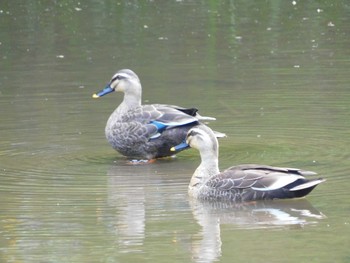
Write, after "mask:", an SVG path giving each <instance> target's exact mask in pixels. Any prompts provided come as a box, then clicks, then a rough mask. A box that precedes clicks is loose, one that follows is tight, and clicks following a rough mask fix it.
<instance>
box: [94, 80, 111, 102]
mask: <svg viewBox="0 0 350 263" xmlns="http://www.w3.org/2000/svg"><path fill="white" fill-rule="evenodd" d="M113 91H114V89H112V88H111V86H110V85H109V84H108V85H107V86H106V87H105V88H104V89H103V90H101V91H99V92H97V93H95V94H93V95H92V97H93V98H95V99H96V98H99V97H102V96H104V95H107V94H108V93H111V92H113Z"/></svg>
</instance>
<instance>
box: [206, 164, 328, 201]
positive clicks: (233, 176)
mask: <svg viewBox="0 0 350 263" xmlns="http://www.w3.org/2000/svg"><path fill="white" fill-rule="evenodd" d="M314 174H316V173H314V172H311V171H304V170H300V169H296V168H282V167H273V166H267V165H256V164H247V165H238V166H233V167H230V168H228V169H226V170H225V171H223V172H221V173H219V174H218V175H216V176H214V177H212V178H211V179H209V180H208V181H207V183H206V185H207V186H208V187H210V188H212V189H216V190H218V191H226V192H230V191H231V192H234V193H235V195H236V196H237V194H238V193H240V194H241V195H242V199H243V200H244V199H246V200H247V199H250V200H257V199H274V198H291V197H301V196H304V195H306V194H308V193H309V192H310V191H311V190H312V189H313V188H314V187H315V186H316V185H318V184H320V183H322V182H323V181H325V180H323V179H312V180H309V179H306V178H305V177H304V176H307V175H314ZM244 196H246V197H244Z"/></svg>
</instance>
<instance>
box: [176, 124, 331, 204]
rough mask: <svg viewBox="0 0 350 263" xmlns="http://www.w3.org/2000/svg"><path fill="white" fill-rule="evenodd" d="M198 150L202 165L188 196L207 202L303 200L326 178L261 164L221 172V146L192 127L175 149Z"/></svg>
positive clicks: (206, 129) (200, 128)
mask: <svg viewBox="0 0 350 263" xmlns="http://www.w3.org/2000/svg"><path fill="white" fill-rule="evenodd" d="M182 147H191V148H194V149H197V150H198V151H199V153H200V157H201V163H200V165H199V166H198V168H197V169H196V170H195V172H194V174H193V176H192V178H191V181H190V184H189V187H188V193H189V195H190V196H191V197H193V198H195V199H198V200H203V201H215V202H216V201H219V202H236V203H245V202H251V201H258V200H274V199H289V198H301V197H304V196H306V195H307V194H309V193H310V192H311V191H312V190H313V189H314V188H315V187H316V186H317V185H318V184H320V183H322V182H324V181H325V179H322V178H317V179H306V178H305V176H312V175H315V174H316V173H315V172H312V171H306V170H301V169H297V168H283V167H274V166H269V165H259V164H241V165H237V166H232V167H230V168H228V169H226V170H224V171H222V172H220V171H219V161H218V156H219V144H218V141H217V139H216V137H215V135H214V133H213V131H212V130H211V129H210V128H209V127H208V126H204V125H197V126H196V127H193V128H191V129H190V130H189V131H188V133H187V136H186V140H185V142H183V143H181V144H179V145H176V146H174V147H172V148H171V150H173V151H178V150H179V149H181V148H182Z"/></svg>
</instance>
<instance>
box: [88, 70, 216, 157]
mask: <svg viewBox="0 0 350 263" xmlns="http://www.w3.org/2000/svg"><path fill="white" fill-rule="evenodd" d="M113 91H119V92H123V93H124V99H123V102H122V103H121V104H120V105H119V106H118V107H117V108H116V110H115V111H114V112H113V113H112V114H111V116H110V117H109V119H108V122H107V125H106V129H105V133H106V137H107V140H108V142H109V143H110V144H111V145H112V147H113V148H114V149H115V150H117V151H118V152H119V153H121V154H123V155H125V156H127V157H132V158H142V159H146V160H150V159H154V158H159V157H166V156H171V155H174V154H175V153H174V152H171V151H170V148H171V146H174V145H177V144H179V143H181V142H182V141H183V140H184V139H185V137H186V133H187V131H188V130H189V129H190V128H191V127H193V126H195V125H198V124H199V121H200V120H215V118H211V117H202V116H200V115H199V114H198V113H197V109H195V108H188V109H186V108H182V107H179V106H173V105H165V104H150V105H141V93H142V88H141V83H140V79H139V78H138V76H137V75H136V74H135V73H134V72H133V71H131V70H130V69H122V70H120V71H118V72H117V73H116V74H115V75H114V76H113V77H112V79H111V81H110V83H109V84H108V85H107V86H106V88H104V89H103V90H101V91H100V92H98V93H96V94H94V95H93V97H94V98H99V97H102V96H104V95H106V94H108V93H111V92H113ZM184 149H185V148H182V149H179V151H181V150H184ZM179 151H177V152H179Z"/></svg>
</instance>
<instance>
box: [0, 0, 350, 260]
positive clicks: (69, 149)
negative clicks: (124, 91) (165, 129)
mask: <svg viewBox="0 0 350 263" xmlns="http://www.w3.org/2000/svg"><path fill="white" fill-rule="evenodd" d="M349 11H350V5H349V4H348V3H347V1H337V2H334V1H327V0H324V1H307V2H302V1H273V0H271V1H258V2H257V1H196V2H193V1H120V2H115V1H83V2H82V1H80V2H79V1H64V2H57V3H44V2H40V1H39V2H31V1H16V3H15V2H14V1H2V3H1V4H0V69H1V71H0V72H1V73H0V107H1V111H0V128H1V141H0V180H1V181H0V199H1V209H0V232H1V235H0V236H1V238H0V251H1V261H2V262H140V261H142V262H165V261H166V262H215V261H221V262H232V261H236V262H267V261H268V262H282V261H283V262H348V261H349V260H350V252H349V250H348V247H349V245H350V238H349V237H350V225H349V224H350V221H349V212H350V204H349V201H348V200H349V193H348V189H349V188H350V183H349V180H348V171H349V170H350V160H349V156H350V154H349V148H348V145H349V130H350V122H349V117H350V109H349V108H350V106H349V105H350V95H349V94H350V93H349V85H348V83H349V81H350V75H349V68H350V59H349V57H350V49H349V45H350V38H349V35H350V32H349V26H348V25H349V22H350V21H349V15H348V14H349ZM121 68H131V69H133V70H134V71H135V72H136V73H137V74H138V75H139V77H140V79H141V81H142V84H143V88H144V90H143V102H144V103H159V102H160V103H169V104H177V105H181V106H186V107H187V106H188V107H190V106H196V107H198V108H199V109H200V112H201V114H202V115H208V116H215V117H216V118H217V121H215V122H212V123H210V126H211V127H212V128H214V129H216V130H219V131H221V132H225V133H226V134H227V135H228V137H227V138H225V139H222V140H220V167H221V168H222V169H224V168H227V167H229V166H231V165H235V164H240V163H263V164H271V165H278V166H289V167H299V168H302V169H310V170H313V171H316V172H317V173H318V174H319V175H320V176H321V177H324V178H326V179H327V182H326V183H324V184H322V185H320V186H318V187H317V188H316V189H315V190H314V191H313V192H312V193H311V194H310V195H309V196H308V197H307V198H306V199H302V200H291V201H277V202H264V203H255V204H250V205H245V206H239V205H231V206H227V205H224V204H220V203H218V204H216V203H214V204H205V203H204V204H203V203H198V202H195V201H193V200H190V199H189V198H188V196H187V185H188V183H189V179H190V177H191V175H192V173H193V171H194V169H195V168H196V167H197V165H198V164H199V156H198V153H197V152H196V151H195V150H189V151H187V152H184V153H181V154H179V155H178V156H177V157H176V158H170V159H165V160H160V161H157V162H156V163H154V164H151V165H142V166H131V165H128V164H127V163H126V159H125V158H123V157H122V156H120V155H119V154H118V153H116V152H115V151H113V149H111V147H110V146H109V145H108V143H107V142H106V140H105V138H104V126H105V123H106V120H107V118H108V116H109V114H110V113H111V112H112V111H113V109H114V108H115V107H116V106H117V105H118V104H119V103H120V102H121V99H122V97H121V94H111V95H109V96H106V97H103V98H101V99H99V100H92V99H91V95H92V94H93V93H94V92H95V91H97V90H100V89H101V88H102V87H104V85H105V83H106V82H108V81H109V79H110V77H111V76H112V75H113V74H114V73H115V72H116V71H117V70H119V69H121ZM286 255H288V257H287V258H286Z"/></svg>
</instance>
